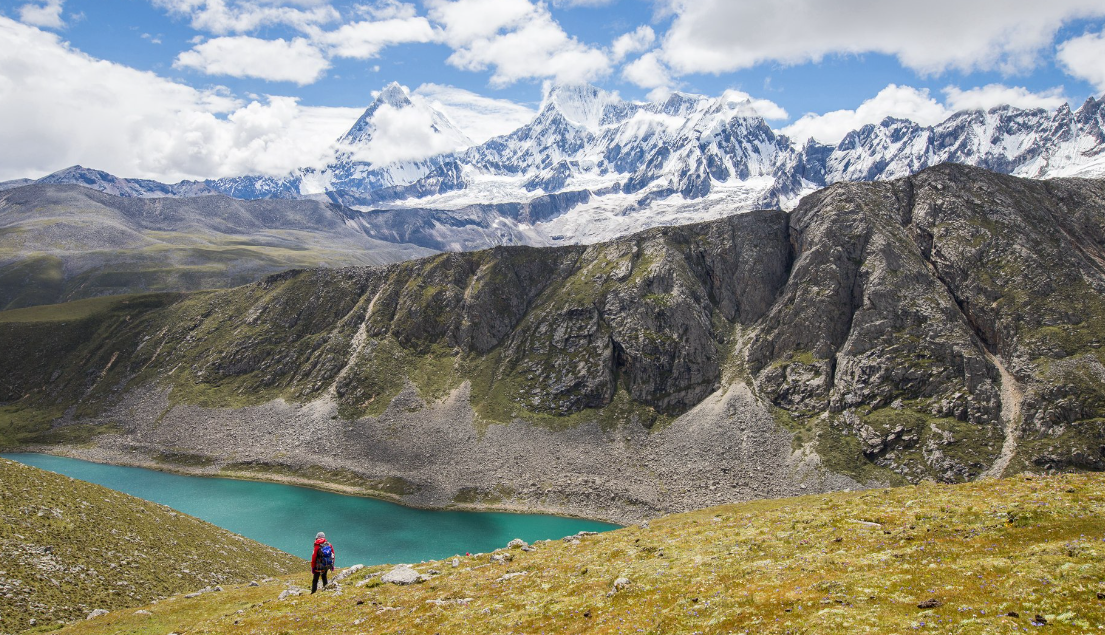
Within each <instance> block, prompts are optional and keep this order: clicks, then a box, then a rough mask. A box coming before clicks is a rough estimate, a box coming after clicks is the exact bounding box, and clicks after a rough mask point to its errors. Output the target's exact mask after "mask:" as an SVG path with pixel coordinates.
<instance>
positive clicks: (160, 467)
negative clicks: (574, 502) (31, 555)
mask: <svg viewBox="0 0 1105 635" xmlns="http://www.w3.org/2000/svg"><path fill="white" fill-rule="evenodd" d="M0 453H4V454H46V455H51V456H60V457H65V458H71V459H78V460H81V461H88V462H90V463H99V464H103V465H117V466H121V467H137V468H142V469H147V470H154V471H157V472H165V473H167V474H177V475H181V476H198V477H204V478H225V479H231V480H237V481H252V482H258V483H278V484H281V485H291V486H295V487H304V488H308V489H314V490H318V491H322V492H329V493H332V494H341V495H344V496H357V497H360V498H371V499H375V500H382V501H386V502H388V503H394V504H396V505H401V506H403V507H407V508H410V509H421V510H427V511H458V512H497V513H504V514H541V515H546V516H556V517H559V518H569V519H574V520H587V521H596V522H602V523H609V524H613V525H618V526H619V527H626V526H630V525H632V524H635V523H633V522H631V521H627V520H626V519H620V518H616V517H613V516H609V517H601V516H589V515H585V514H578V513H571V512H566V511H564V510H563V509H562V508H559V507H558V508H556V509H550V508H544V507H533V506H526V505H510V504H505V505H504V504H496V503H457V502H453V503H450V504H448V505H433V504H420V503H418V502H412V501H410V500H409V499H406V498H404V497H402V496H399V495H396V494H392V493H390V492H384V491H380V490H372V489H368V488H363V487H357V486H353V485H346V484H342V483H334V482H330V481H324V480H319V479H311V478H306V477H302V476H293V475H289V474H281V473H279V472H275V471H266V470H264V469H261V470H257V471H249V472H246V471H234V470H225V469H223V468H221V467H218V466H217V465H206V466H192V465H184V464H181V463H173V462H169V461H160V460H157V459H154V458H151V457H150V456H147V455H145V454H142V453H140V452H138V451H136V450H132V451H131V452H129V453H128V452H123V451H120V450H112V449H108V448H105V447H102V446H71V445H40V444H32V445H26V446H18V447H9V448H0Z"/></svg>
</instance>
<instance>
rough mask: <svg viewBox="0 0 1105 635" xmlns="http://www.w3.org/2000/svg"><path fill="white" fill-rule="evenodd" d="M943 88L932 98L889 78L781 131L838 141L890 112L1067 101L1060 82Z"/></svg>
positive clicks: (903, 115)
mask: <svg viewBox="0 0 1105 635" xmlns="http://www.w3.org/2000/svg"><path fill="white" fill-rule="evenodd" d="M941 92H943V93H944V103H940V102H938V101H937V100H936V99H935V98H933V97H932V96H931V95H930V94H929V91H928V90H927V89H917V88H913V87H911V86H898V85H896V84H890V85H889V86H887V87H886V88H884V89H882V90H881V91H879V93H878V94H877V95H875V96H874V97H872V98H871V99H868V100H866V101H864V102H863V103H862V104H860V105H859V107H857V108H856V109H855V110H834V111H832V112H827V113H825V114H820V115H819V114H815V113H808V114H806V115H804V116H802V118H800V119H799V120H798V121H795V122H794V123H792V124H790V125H789V126H786V127H785V128H783V129H782V130H781V132H783V133H784V134H786V135H787V136H789V137H790V138H791V139H794V140H795V141H797V142H798V143H803V142H804V141H805V140H806V139H809V138H813V139H816V140H817V141H820V142H821V143H829V144H835V143H839V142H840V140H841V139H843V138H844V136H845V135H846V134H848V133H849V132H851V131H852V130H856V129H857V128H861V127H863V126H865V125H867V124H877V123H879V122H880V121H882V120H883V119H885V118H887V117H894V118H897V119H909V120H911V121H915V122H917V123H919V124H921V125H922V126H932V125H935V124H938V123H940V122H941V121H944V120H945V119H947V118H948V117H950V116H951V115H953V114H954V113H956V112H958V111H961V110H979V109H981V110H989V109H990V108H993V107H995V106H1002V105H1007V104H1008V105H1011V106H1013V107H1015V108H1045V109H1047V110H1053V109H1055V108H1058V107H1059V106H1061V105H1062V104H1064V103H1066V102H1067V98H1066V97H1065V96H1063V89H1062V88H1061V87H1059V88H1051V89H1048V90H1045V91H1042V92H1039V93H1034V92H1032V91H1030V90H1028V89H1027V88H1024V87H1021V86H1005V85H1002V84H989V85H986V86H981V87H978V88H971V89H968V90H962V89H960V88H958V87H956V86H948V87H946V88H944V89H943V90H942V91H941Z"/></svg>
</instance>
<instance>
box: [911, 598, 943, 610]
mask: <svg viewBox="0 0 1105 635" xmlns="http://www.w3.org/2000/svg"><path fill="white" fill-rule="evenodd" d="M942 604H943V602H941V601H940V600H937V599H936V598H929V599H927V600H925V601H924V602H921V603H920V604H918V605H917V608H919V609H934V608H936V607H938V606H940V605H942Z"/></svg>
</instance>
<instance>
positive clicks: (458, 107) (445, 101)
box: [414, 84, 537, 143]
mask: <svg viewBox="0 0 1105 635" xmlns="http://www.w3.org/2000/svg"><path fill="white" fill-rule="evenodd" d="M414 94H415V95H419V96H421V97H423V98H424V99H425V100H426V101H427V102H429V103H430V105H431V106H433V107H434V108H436V109H438V110H440V111H441V112H443V113H445V115H446V116H447V117H449V120H450V121H452V122H453V123H454V124H456V125H457V127H458V128H460V129H461V130H462V131H463V132H464V134H466V135H468V137H469V138H470V139H472V140H473V141H475V142H476V143H483V142H484V141H487V140H488V139H490V138H491V137H496V136H499V135H504V134H507V133H509V132H511V131H513V130H516V129H518V128H520V127H521V126H523V125H525V124H526V123H529V122H530V121H531V120H532V119H533V117H534V116H535V115H536V114H537V111H535V110H533V109H532V108H527V107H526V106H523V105H521V104H516V103H514V102H512V101H509V100H506V99H494V98H491V97H484V96H483V95H478V94H476V93H473V92H470V91H467V90H464V89H463V88H456V87H454V86H442V85H440V84H422V85H421V86H419V87H418V88H416V89H415V90H414Z"/></svg>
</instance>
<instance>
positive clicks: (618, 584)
mask: <svg viewBox="0 0 1105 635" xmlns="http://www.w3.org/2000/svg"><path fill="white" fill-rule="evenodd" d="M630 584H632V582H630V581H629V578H626V577H621V578H618V579H617V580H614V588H612V589H610V592H609V593H607V594H606V596H607V597H610V596H612V595H614V594H615V593H617V592H618V591H621V590H623V589H627V588H629V585H630Z"/></svg>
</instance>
